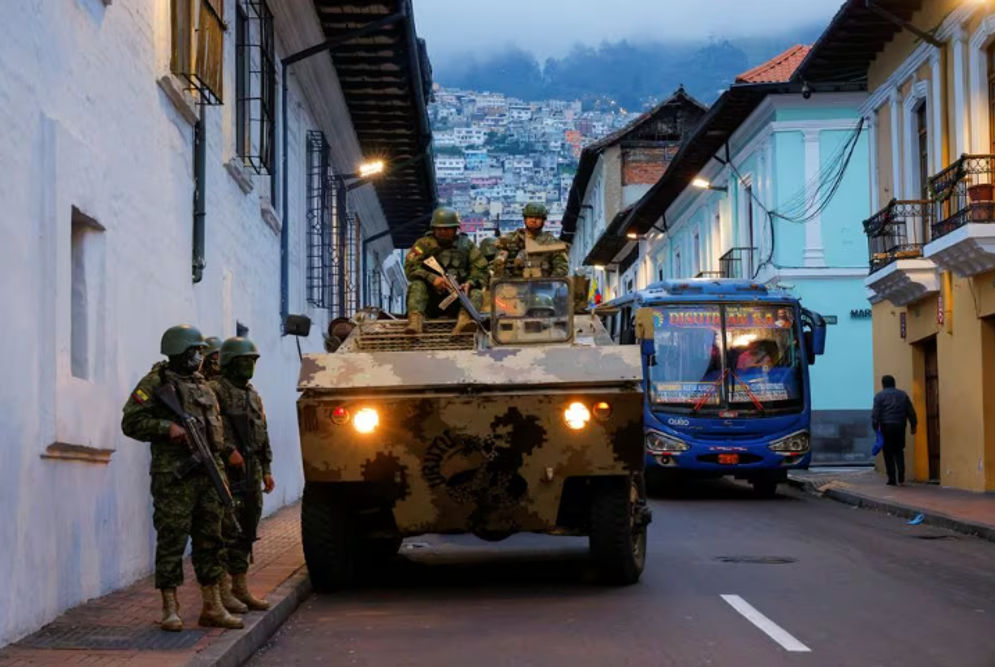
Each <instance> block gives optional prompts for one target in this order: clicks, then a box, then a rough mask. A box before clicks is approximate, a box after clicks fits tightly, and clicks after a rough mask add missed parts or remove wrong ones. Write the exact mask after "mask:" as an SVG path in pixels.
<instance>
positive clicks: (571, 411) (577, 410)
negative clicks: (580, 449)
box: [563, 403, 591, 431]
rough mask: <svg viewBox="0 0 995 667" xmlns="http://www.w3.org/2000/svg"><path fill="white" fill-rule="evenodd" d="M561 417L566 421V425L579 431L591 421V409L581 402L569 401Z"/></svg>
mask: <svg viewBox="0 0 995 667" xmlns="http://www.w3.org/2000/svg"><path fill="white" fill-rule="evenodd" d="M563 419H564V421H566V422H567V426H569V427H570V428H572V429H574V430H575V431H579V430H580V429H582V428H584V427H585V426H587V422H589V421H591V411H590V410H588V409H587V406H586V405H584V404H583V403H571V404H570V405H568V406H567V409H566V410H564V411H563Z"/></svg>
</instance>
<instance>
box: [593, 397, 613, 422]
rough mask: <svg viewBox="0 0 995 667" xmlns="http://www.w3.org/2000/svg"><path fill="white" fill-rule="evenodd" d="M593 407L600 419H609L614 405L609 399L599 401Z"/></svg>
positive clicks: (595, 414)
mask: <svg viewBox="0 0 995 667" xmlns="http://www.w3.org/2000/svg"><path fill="white" fill-rule="evenodd" d="M592 409H593V412H594V416H595V417H597V418H598V419H608V418H609V417H610V416H611V414H612V406H611V404H610V403H608V402H607V401H598V402H597V403H595V404H594V406H593V408H592Z"/></svg>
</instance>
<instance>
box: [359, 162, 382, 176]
mask: <svg viewBox="0 0 995 667" xmlns="http://www.w3.org/2000/svg"><path fill="white" fill-rule="evenodd" d="M383 170H384V162H383V160H370V161H369V162H364V163H363V164H361V165H359V177H360V178H370V177H372V176H378V175H380V174H382V173H383Z"/></svg>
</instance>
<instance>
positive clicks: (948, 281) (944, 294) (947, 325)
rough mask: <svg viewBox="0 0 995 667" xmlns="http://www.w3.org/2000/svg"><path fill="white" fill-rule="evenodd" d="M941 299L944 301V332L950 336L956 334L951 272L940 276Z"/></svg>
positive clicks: (945, 272)
mask: <svg viewBox="0 0 995 667" xmlns="http://www.w3.org/2000/svg"><path fill="white" fill-rule="evenodd" d="M940 298H941V299H942V300H943V303H942V305H941V307H942V309H943V330H944V331H945V332H946V333H948V334H953V332H954V278H953V274H952V273H950V271H944V272H943V273H942V274H940Z"/></svg>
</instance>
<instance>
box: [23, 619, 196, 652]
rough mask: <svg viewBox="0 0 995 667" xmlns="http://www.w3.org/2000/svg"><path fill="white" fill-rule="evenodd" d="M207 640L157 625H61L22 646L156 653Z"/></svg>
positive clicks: (193, 634) (39, 633)
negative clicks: (170, 630)
mask: <svg viewBox="0 0 995 667" xmlns="http://www.w3.org/2000/svg"><path fill="white" fill-rule="evenodd" d="M203 636H204V631H203V630H184V631H183V632H163V631H162V630H160V629H159V628H158V626H155V625H149V626H140V627H129V626H124V627H118V626H113V625H59V624H53V625H49V626H47V627H44V628H42V629H41V630H39V631H38V632H36V633H34V634H33V635H31V636H30V637H26V638H24V639H23V640H21V641H20V642H19V644H20V645H21V646H26V647H29V648H46V649H92V650H103V651H113V650H129V649H131V650H134V649H141V650H153V651H171V650H180V649H187V648H191V647H192V646H193V645H194V644H196V643H197V642H199V641H200V639H201V637H203Z"/></svg>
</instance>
